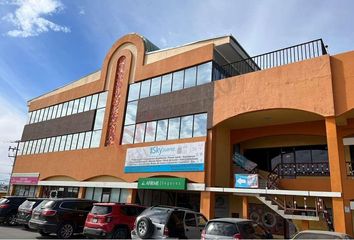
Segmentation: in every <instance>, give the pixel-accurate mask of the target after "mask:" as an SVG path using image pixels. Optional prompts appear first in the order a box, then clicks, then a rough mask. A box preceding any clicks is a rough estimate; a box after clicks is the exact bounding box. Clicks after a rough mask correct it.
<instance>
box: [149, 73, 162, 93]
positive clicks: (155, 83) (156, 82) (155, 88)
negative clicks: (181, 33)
mask: <svg viewBox="0 0 354 240" xmlns="http://www.w3.org/2000/svg"><path fill="white" fill-rule="evenodd" d="M160 89H161V77H155V78H153V79H152V80H151V90H150V96H156V95H159V94H160Z"/></svg>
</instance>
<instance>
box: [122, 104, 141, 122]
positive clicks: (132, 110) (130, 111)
mask: <svg viewBox="0 0 354 240" xmlns="http://www.w3.org/2000/svg"><path fill="white" fill-rule="evenodd" d="M137 110H138V101H134V102H130V103H128V105H127V112H126V114H125V123H124V124H125V125H130V124H135V120H136V112H137Z"/></svg>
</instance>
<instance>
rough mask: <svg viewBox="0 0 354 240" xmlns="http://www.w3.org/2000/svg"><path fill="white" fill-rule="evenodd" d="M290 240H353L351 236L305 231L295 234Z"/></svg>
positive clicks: (338, 233)
mask: <svg viewBox="0 0 354 240" xmlns="http://www.w3.org/2000/svg"><path fill="white" fill-rule="evenodd" d="M292 239H353V238H352V237H351V236H349V235H348V234H345V233H340V232H330V231H319V230H305V231H301V232H299V233H297V234H296V235H295V236H294V237H293V238H292Z"/></svg>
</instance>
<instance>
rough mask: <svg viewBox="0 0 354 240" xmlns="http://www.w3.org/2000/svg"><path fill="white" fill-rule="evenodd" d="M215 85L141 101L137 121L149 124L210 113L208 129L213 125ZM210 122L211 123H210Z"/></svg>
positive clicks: (209, 84)
mask: <svg viewBox="0 0 354 240" xmlns="http://www.w3.org/2000/svg"><path fill="white" fill-rule="evenodd" d="M213 95H214V84H213V83H208V84H204V85H201V86H197V87H192V88H188V89H183V90H180V91H176V92H171V93H166V94H162V95H158V96H154V97H149V98H144V99H140V100H139V102H138V111H137V117H136V121H137V123H139V122H148V121H153V120H158V119H165V118H172V117H178V116H184V115H191V114H195V113H202V112H207V113H208V128H210V127H211V123H212V115H213V114H212V112H213ZM209 120H210V121H209Z"/></svg>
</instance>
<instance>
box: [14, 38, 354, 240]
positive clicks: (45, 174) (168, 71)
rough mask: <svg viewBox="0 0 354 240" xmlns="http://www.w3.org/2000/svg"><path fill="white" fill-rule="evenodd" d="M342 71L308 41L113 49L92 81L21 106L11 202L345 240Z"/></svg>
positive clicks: (352, 158)
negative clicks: (179, 215)
mask: <svg viewBox="0 0 354 240" xmlns="http://www.w3.org/2000/svg"><path fill="white" fill-rule="evenodd" d="M353 66H354V52H347V53H343V54H338V55H334V56H330V55H329V54H328V53H327V52H326V48H325V47H324V45H323V43H322V40H315V41H311V42H308V43H304V44H300V45H296V46H292V47H289V48H285V49H280V50H277V51H274V52H270V53H267V54H263V55H259V56H256V57H250V56H249V55H248V54H247V52H246V51H245V50H244V49H243V48H242V47H241V46H240V44H239V43H238V42H237V41H236V40H235V39H234V38H233V37H232V36H224V37H219V38H214V39H207V40H203V41H199V42H194V43H190V44H186V45H183V46H179V47H176V48H170V49H162V50H160V49H158V48H157V47H156V46H155V45H153V44H152V43H151V42H149V41H148V40H147V39H145V38H144V37H142V36H139V35H137V34H129V35H126V36H124V37H122V38H121V39H119V40H118V41H117V42H115V43H114V45H113V46H112V48H111V49H110V50H109V52H108V53H107V55H106V57H105V59H104V61H103V65H102V68H101V70H100V71H98V72H95V73H93V74H90V75H88V76H86V77H84V78H82V79H80V80H78V81H75V82H72V83H70V84H68V85H66V86H64V87H61V88H59V89H56V90H54V91H52V92H49V93H46V94H44V95H42V96H39V97H37V98H35V99H32V100H30V101H29V102H28V108H29V118H28V122H27V124H26V125H25V127H24V131H23V134H22V138H21V142H20V143H19V149H18V154H17V158H16V161H15V165H14V169H13V174H12V178H11V193H12V194H13V195H25V196H40V197H50V196H58V197H59V196H63V197H79V198H89V199H95V200H97V201H103V202H108V201H111V202H132V203H140V204H143V205H146V206H151V205H157V204H163V205H178V206H184V207H189V208H192V209H195V210H198V211H201V212H202V213H204V214H205V216H207V217H208V218H213V217H224V216H230V217H231V216H232V217H248V218H252V219H254V220H255V221H258V222H260V223H262V224H263V225H265V226H266V227H268V228H271V229H272V232H273V233H275V234H284V235H286V236H289V235H291V234H292V233H293V232H294V231H295V230H296V229H297V230H301V229H307V228H311V229H334V230H336V231H340V232H346V233H349V234H353V222H354V221H353V216H354V212H353V211H354V178H353V175H354V174H353V173H354V172H353V169H352V164H354V163H353V162H354V147H352V145H354V138H353V136H354V111H353V107H354V96H353V94H352V92H353V91H354V68H353Z"/></svg>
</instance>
